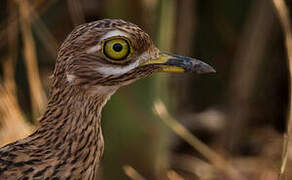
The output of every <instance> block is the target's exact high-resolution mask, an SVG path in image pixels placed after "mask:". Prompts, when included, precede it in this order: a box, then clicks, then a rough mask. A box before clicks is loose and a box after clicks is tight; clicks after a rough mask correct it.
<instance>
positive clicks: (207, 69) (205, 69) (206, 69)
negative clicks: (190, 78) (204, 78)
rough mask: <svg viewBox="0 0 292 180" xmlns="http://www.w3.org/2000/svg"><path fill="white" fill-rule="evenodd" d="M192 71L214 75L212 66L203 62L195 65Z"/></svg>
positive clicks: (214, 71)
mask: <svg viewBox="0 0 292 180" xmlns="http://www.w3.org/2000/svg"><path fill="white" fill-rule="evenodd" d="M193 70H194V72H196V73H198V74H207V73H216V70H215V69H214V68H213V67H212V66H210V65H208V64H206V63H203V62H201V63H198V64H196V65H195V66H194V69H193Z"/></svg>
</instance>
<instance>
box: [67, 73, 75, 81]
mask: <svg viewBox="0 0 292 180" xmlns="http://www.w3.org/2000/svg"><path fill="white" fill-rule="evenodd" d="M74 79H75V76H74V75H72V74H67V81H68V82H73V81H74Z"/></svg>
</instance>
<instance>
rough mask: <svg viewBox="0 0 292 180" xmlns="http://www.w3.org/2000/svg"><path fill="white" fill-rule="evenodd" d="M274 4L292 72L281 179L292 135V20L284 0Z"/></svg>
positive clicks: (276, 1)
mask: <svg viewBox="0 0 292 180" xmlns="http://www.w3.org/2000/svg"><path fill="white" fill-rule="evenodd" d="M273 4H274V6H275V9H276V12H277V14H278V17H279V20H280V23H281V25H282V28H283V31H284V37H285V45H286V51H287V56H288V64H289V70H290V71H289V72H290V103H289V104H290V109H289V112H288V118H287V126H286V128H287V131H286V133H285V134H284V140H283V153H282V163H281V168H280V173H279V180H281V179H285V169H286V164H287V159H288V147H289V139H290V136H291V130H292V124H291V123H292V122H291V121H292V120H291V118H292V114H291V113H292V106H291V103H292V99H291V98H292V96H291V90H292V29H291V22H290V18H289V17H290V16H289V11H288V8H287V5H286V3H285V1H284V0H273Z"/></svg>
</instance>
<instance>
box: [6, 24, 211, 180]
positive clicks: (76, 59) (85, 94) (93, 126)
mask: <svg viewBox="0 0 292 180" xmlns="http://www.w3.org/2000/svg"><path fill="white" fill-rule="evenodd" d="M156 72H168V73H183V72H193V73H199V74H200V73H213V72H215V70H214V68H213V67H211V66H210V65H208V64H206V63H204V62H202V61H201V60H198V59H195V58H190V57H185V56H180V55H175V54H171V53H168V52H164V51H161V50H159V49H158V48H157V47H156V46H155V45H154V43H153V41H152V40H151V38H150V36H149V35H148V34H147V33H145V32H144V31H143V30H142V29H141V28H140V27H138V26H137V25H135V24H133V23H131V22H127V21H124V20H121V19H103V20H97V21H94V22H89V23H85V24H82V25H79V26H77V27H76V28H75V29H74V30H73V31H72V32H71V33H70V34H69V35H68V36H67V38H66V39H65V40H64V42H63V43H62V44H61V46H60V48H59V49H58V54H57V58H56V64H55V68H54V70H53V73H52V75H51V77H50V91H49V99H48V104H47V107H46V109H45V111H44V113H43V115H42V116H41V117H40V119H39V124H38V126H37V128H36V130H35V131H34V132H33V133H32V134H31V135H29V136H27V137H25V138H23V139H20V140H17V141H15V142H12V143H10V144H7V145H5V146H3V147H1V148H0V179H19V180H31V179H45V180H49V179H52V180H58V179H66V180H69V179H86V180H87V179H89V180H93V179H95V178H96V171H97V169H98V167H99V165H100V160H101V158H102V154H103V151H104V140H103V135H102V129H101V111H102V108H103V107H104V105H105V104H106V102H107V101H108V100H109V99H110V97H111V96H112V95H113V94H114V93H115V92H116V91H117V90H118V89H119V88H120V87H122V86H126V85H128V84H130V83H133V82H134V81H136V80H138V79H141V78H145V77H148V76H150V75H152V74H153V73H156Z"/></svg>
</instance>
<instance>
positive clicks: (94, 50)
mask: <svg viewBox="0 0 292 180" xmlns="http://www.w3.org/2000/svg"><path fill="white" fill-rule="evenodd" d="M100 50H101V45H100V44H98V45H96V46H92V47H91V48H89V49H87V51H86V52H87V53H89V54H90V53H96V52H98V51H100Z"/></svg>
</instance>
